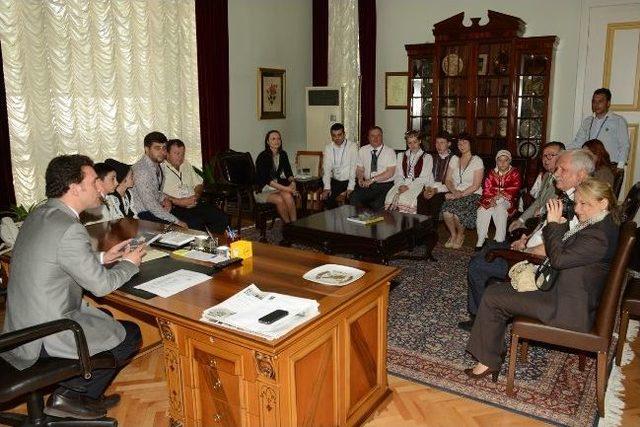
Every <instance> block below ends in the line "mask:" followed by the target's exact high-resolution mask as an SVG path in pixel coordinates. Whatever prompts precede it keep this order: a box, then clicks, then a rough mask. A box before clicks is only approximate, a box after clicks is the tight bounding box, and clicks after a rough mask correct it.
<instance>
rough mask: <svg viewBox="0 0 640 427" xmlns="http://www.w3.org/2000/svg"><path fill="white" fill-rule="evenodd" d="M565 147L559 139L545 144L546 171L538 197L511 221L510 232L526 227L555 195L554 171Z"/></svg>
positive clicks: (543, 163)
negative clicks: (518, 216) (559, 155)
mask: <svg viewBox="0 0 640 427" xmlns="http://www.w3.org/2000/svg"><path fill="white" fill-rule="evenodd" d="M564 149H565V147H564V144H563V143H562V142H558V141H551V142H548V143H547V144H545V145H544V148H543V149H542V167H543V168H544V170H545V173H544V175H542V181H541V184H540V190H539V191H538V197H537V198H536V200H535V201H534V202H533V203H532V204H531V206H529V208H528V209H527V210H526V211H524V212H523V213H522V215H520V218H518V219H516V220H515V221H513V222H512V223H511V225H510V226H509V232H513V231H514V230H517V229H519V228H525V223H526V222H527V220H528V219H529V218H533V217H535V216H538V215H540V211H541V210H542V208H543V207H544V206H545V205H546V204H547V200H549V199H550V198H552V197H554V196H555V194H556V187H555V185H554V182H553V171H554V170H555V169H556V159H557V158H558V154H560V152H561V151H563V150H564Z"/></svg>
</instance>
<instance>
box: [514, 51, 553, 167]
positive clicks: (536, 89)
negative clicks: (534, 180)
mask: <svg viewBox="0 0 640 427" xmlns="http://www.w3.org/2000/svg"><path fill="white" fill-rule="evenodd" d="M549 64H550V59H549V57H548V56H547V55H542V54H526V53H525V54H521V55H520V58H519V67H518V74H517V79H518V91H517V98H516V99H517V105H516V108H517V123H516V145H517V147H518V155H519V156H522V157H530V158H531V157H537V155H538V154H539V153H538V150H539V147H540V145H541V143H542V141H543V139H544V123H545V116H546V95H545V94H546V91H547V85H548V83H549V82H548V68H549Z"/></svg>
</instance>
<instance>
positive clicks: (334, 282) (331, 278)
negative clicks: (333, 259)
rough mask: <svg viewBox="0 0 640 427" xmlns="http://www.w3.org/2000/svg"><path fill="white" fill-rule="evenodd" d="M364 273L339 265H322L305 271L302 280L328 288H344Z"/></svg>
mask: <svg viewBox="0 0 640 427" xmlns="http://www.w3.org/2000/svg"><path fill="white" fill-rule="evenodd" d="M364 273H365V272H364V271H362V270H359V269H357V268H353V267H349V266H346V265H339V264H324V265H321V266H320V267H316V268H314V269H313V270H309V271H307V272H306V273H305V274H304V276H302V278H304V279H307V280H309V281H311V282H316V283H320V284H323V285H328V286H344V285H348V284H349V283H351V282H355V281H356V280H358V279H359V278H361V277H362V276H364Z"/></svg>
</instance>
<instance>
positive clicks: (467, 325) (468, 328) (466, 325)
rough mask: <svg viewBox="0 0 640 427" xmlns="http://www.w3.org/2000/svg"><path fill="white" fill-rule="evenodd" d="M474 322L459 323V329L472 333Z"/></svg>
mask: <svg viewBox="0 0 640 427" xmlns="http://www.w3.org/2000/svg"><path fill="white" fill-rule="evenodd" d="M473 322H474V321H473V319H472V320H465V321H464V322H458V328H460V329H462V330H463V331H467V332H471V328H473Z"/></svg>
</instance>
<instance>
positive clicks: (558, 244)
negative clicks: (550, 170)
mask: <svg viewBox="0 0 640 427" xmlns="http://www.w3.org/2000/svg"><path fill="white" fill-rule="evenodd" d="M546 207H547V222H548V224H547V225H546V226H545V227H544V229H543V239H544V246H545V250H546V254H547V257H548V258H549V261H550V263H551V266H552V267H553V268H554V269H556V271H557V272H558V275H557V277H556V279H555V282H554V284H553V286H552V287H551V289H550V290H548V291H540V290H535V291H531V292H518V291H516V290H515V289H513V288H512V287H511V286H509V285H508V284H505V283H494V284H491V285H490V286H489V287H488V288H487V289H486V291H485V293H484V295H483V297H482V301H481V303H480V308H479V310H478V315H477V317H476V321H475V323H474V325H473V328H472V329H471V338H470V339H469V343H468V345H467V351H468V352H469V353H471V355H473V357H474V358H475V359H476V360H477V361H478V363H477V364H476V365H475V366H474V367H473V368H469V369H465V371H464V372H465V373H466V374H467V375H468V376H469V377H471V378H481V377H485V376H487V375H492V379H493V381H494V382H495V381H497V379H498V372H499V371H500V366H501V365H502V354H503V345H504V333H505V330H506V327H507V322H508V321H509V320H510V319H511V318H512V317H514V316H527V317H530V318H534V319H538V320H540V321H541V322H543V323H544V324H547V325H551V326H556V327H559V328H564V329H570V330H574V331H580V332H582V331H589V330H590V329H591V327H592V326H593V321H594V319H595V313H596V310H597V308H598V304H599V300H600V295H601V293H602V289H603V286H604V283H605V281H606V278H607V273H608V272H609V265H610V263H611V260H612V259H613V256H614V254H615V251H616V246H617V243H618V230H619V228H618V225H617V224H616V218H614V217H615V215H616V198H615V197H614V195H613V192H612V190H611V186H609V185H608V184H606V183H604V182H602V181H599V180H597V179H595V178H587V179H586V180H585V181H583V182H582V183H581V184H580V185H579V186H578V187H577V189H576V193H575V214H576V216H577V217H578V221H579V222H578V224H577V225H576V226H574V227H572V228H569V223H568V222H567V221H566V220H565V219H564V218H562V202H561V201H560V200H556V199H552V200H549V201H548V202H547V206H546Z"/></svg>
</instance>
